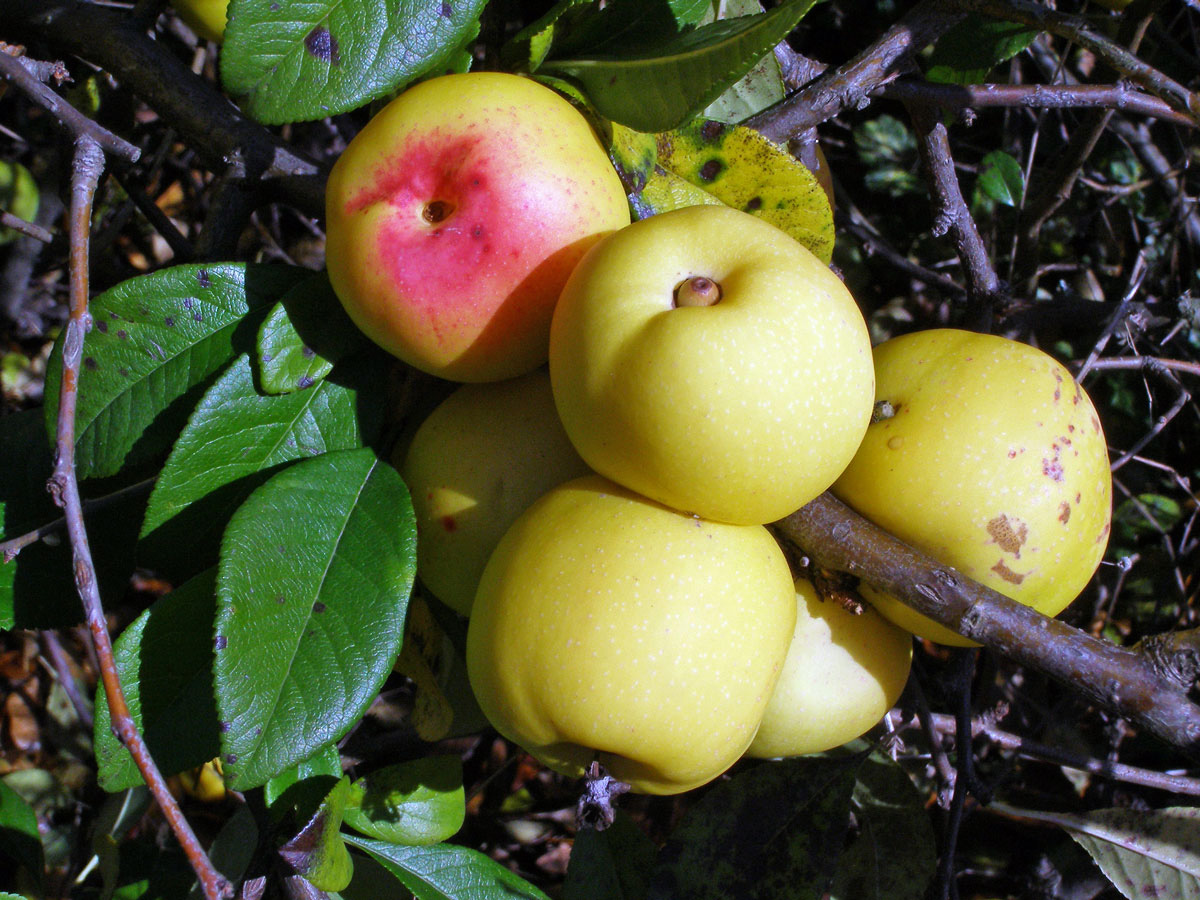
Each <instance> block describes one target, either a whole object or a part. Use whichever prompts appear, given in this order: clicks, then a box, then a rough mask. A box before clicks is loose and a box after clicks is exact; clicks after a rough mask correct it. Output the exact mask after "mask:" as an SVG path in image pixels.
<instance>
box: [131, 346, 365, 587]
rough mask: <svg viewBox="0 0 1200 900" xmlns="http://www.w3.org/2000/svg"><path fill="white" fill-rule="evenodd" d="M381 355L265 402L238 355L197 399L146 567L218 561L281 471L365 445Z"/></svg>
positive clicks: (187, 569) (177, 573)
mask: <svg viewBox="0 0 1200 900" xmlns="http://www.w3.org/2000/svg"><path fill="white" fill-rule="evenodd" d="M383 378H384V375H383V372H382V365H381V360H380V357H379V356H377V355H376V354H368V355H367V356H366V357H365V358H363V359H354V360H351V361H349V363H348V364H347V365H345V366H339V368H338V369H337V370H336V371H335V372H334V373H332V374H331V375H330V376H329V377H328V378H326V379H325V380H323V381H321V382H320V383H318V384H316V385H314V386H313V387H312V388H310V389H309V390H306V391H300V392H298V393H294V394H281V395H275V396H271V395H264V394H261V393H259V392H258V391H257V390H256V388H255V383H254V372H253V366H252V365H251V361H250V357H249V356H248V355H242V356H240V357H238V359H236V360H235V361H234V363H233V364H232V365H231V366H230V367H229V368H228V369H227V370H226V371H225V372H224V373H223V374H222V375H221V376H220V377H219V378H218V379H217V380H216V381H215V382H214V383H213V385H212V387H210V388H209V389H208V391H207V392H206V393H205V394H204V396H203V397H202V398H201V399H200V402H199V403H198V404H197V405H196V409H195V411H194V412H193V413H192V416H191V419H190V420H189V421H188V424H187V426H186V427H185V428H184V430H183V432H182V433H181V434H180V436H179V440H177V441H176V442H175V447H174V449H172V451H171V455H170V456H169V457H168V458H167V462H166V465H165V466H164V467H163V470H162V472H161V473H160V474H159V476H158V480H157V482H156V483H155V486H154V492H153V493H152V494H151V495H150V503H149V506H148V508H147V510H146V519H145V522H144V523H143V525H142V537H143V544H142V547H141V548H140V558H141V561H142V562H143V564H145V565H150V566H152V567H154V568H157V569H159V570H160V571H164V572H166V573H168V574H169V575H170V576H171V577H173V578H176V579H178V578H181V577H187V576H189V575H191V574H192V573H194V572H195V570H196V568H197V567H202V566H206V565H211V564H212V563H214V562H215V561H216V554H217V550H218V547H219V544H220V538H221V532H222V531H223V530H224V528H225V525H226V523H227V522H228V521H229V517H230V516H231V515H232V514H233V512H234V510H236V509H237V507H238V506H239V505H240V504H241V503H242V501H243V500H245V499H246V497H248V496H249V495H250V493H251V492H252V491H253V490H254V489H255V488H257V487H258V486H259V485H260V484H262V483H263V482H264V481H265V480H266V479H267V478H268V477H269V475H270V474H271V473H272V472H274V471H277V470H278V469H279V468H280V467H281V466H283V465H284V464H285V463H289V462H292V461H293V460H298V459H308V458H310V457H314V456H319V455H320V454H322V453H328V452H331V451H334V450H352V449H354V448H357V447H362V446H363V445H364V444H366V443H368V442H370V441H372V440H374V439H375V437H376V436H377V435H378V433H379V430H380V428H381V427H382V421H383V392H382V391H381V390H380V389H379V386H380V384H381V383H382V382H383Z"/></svg>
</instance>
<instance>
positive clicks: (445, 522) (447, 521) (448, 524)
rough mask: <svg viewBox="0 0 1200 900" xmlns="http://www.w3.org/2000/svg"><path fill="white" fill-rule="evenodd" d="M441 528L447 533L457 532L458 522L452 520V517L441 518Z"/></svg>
mask: <svg viewBox="0 0 1200 900" xmlns="http://www.w3.org/2000/svg"><path fill="white" fill-rule="evenodd" d="M442 527H443V528H445V529H446V530H447V531H457V530H458V521H457V520H456V519H455V518H454V516H442Z"/></svg>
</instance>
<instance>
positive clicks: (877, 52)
mask: <svg viewBox="0 0 1200 900" xmlns="http://www.w3.org/2000/svg"><path fill="white" fill-rule="evenodd" d="M964 18H966V16H965V14H964V13H961V12H955V11H954V10H953V9H950V8H949V7H948V4H947V2H946V0H921V2H920V3H918V4H917V5H916V6H914V7H913V8H912V9H911V10H909V12H908V14H907V15H905V16H904V17H903V18H902V19H900V21H898V22H897V23H896V24H895V25H893V26H892V27H891V28H889V29H888V30H887V31H886V32H885V33H884V34H883V36H882V37H880V38H879V40H877V41H876V42H875V43H874V44H872V45H871V46H870V47H868V48H867V49H866V50H864V51H863V52H862V53H860V54H858V56H856V57H854V59H852V60H850V62H848V63H846V64H845V65H844V66H841V67H839V68H837V69H835V70H833V71H828V72H825V73H824V74H823V75H821V76H820V77H819V78H817V79H816V80H815V81H813V82H812V83H810V84H809V85H808V87H806V88H804V89H802V90H800V91H797V92H796V93H794V94H792V95H791V96H789V97H788V98H786V99H785V100H783V101H782V102H780V103H777V104H775V105H774V106H772V107H771V108H770V109H766V110H763V111H762V112H761V113H759V114H758V115H756V116H752V117H751V118H749V119H747V120H746V123H745V124H747V125H749V126H750V127H751V128H754V129H757V130H758V131H760V132H762V133H763V134H764V135H766V136H767V137H768V138H770V139H771V140H773V141H780V142H783V141H787V140H789V139H791V138H793V137H795V136H797V135H799V134H801V133H802V132H804V131H806V130H807V129H809V128H814V127H816V126H817V125H820V124H821V123H822V122H824V121H827V120H828V119H832V118H833V117H834V116H836V115H837V114H838V113H840V112H841V111H842V110H843V109H845V108H847V107H851V106H858V105H861V104H863V103H866V102H867V99H868V97H869V95H870V94H871V92H872V91H874V90H876V89H877V88H879V87H880V86H881V85H883V84H886V83H887V82H889V81H891V80H892V79H894V78H896V77H897V76H898V75H899V74H900V72H901V70H902V69H903V68H904V65H905V64H906V63H907V61H908V60H909V59H910V58H911V57H912V55H913V54H915V53H918V52H919V51H921V50H922V49H924V48H925V47H927V46H928V45H929V44H931V43H932V42H933V41H935V40H936V39H937V38H939V37H940V36H941V35H943V34H945V33H946V32H947V31H949V30H950V29H951V28H953V27H954V26H955V25H957V24H958V23H959V22H961V21H962V20H963V19H964Z"/></svg>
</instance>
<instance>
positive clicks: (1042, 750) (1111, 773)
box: [888, 710, 1200, 797]
mask: <svg viewBox="0 0 1200 900" xmlns="http://www.w3.org/2000/svg"><path fill="white" fill-rule="evenodd" d="M888 718H889V720H890V721H891V722H892V724H893V726H894V727H895V728H896V729H897V730H903V729H904V728H906V727H912V723H911V722H910V721H909V720H908V718H907V717H906V716H905V715H904V714H903V713H902V712H901V711H900V710H892V711H891V712H890V713H888ZM930 724H931V726H932V728H933V731H934V733H935V734H939V735H940V734H954V733H955V727H956V720H955V717H954V716H951V715H947V714H946V713H930ZM971 733H972V735H973V736H975V737H984V738H986V739H987V740H988V741H990V742H991V743H992V744H994V745H995V746H997V747H1000V748H1002V749H1004V750H1008V751H1010V752H1012V753H1016V754H1017V755H1018V756H1022V757H1025V758H1027V759H1034V760H1038V761H1040V762H1047V763H1051V764H1053V765H1056V766H1063V767H1064V768H1068V769H1074V770H1075V771H1077V772H1087V773H1088V774H1089V775H1095V776H1096V777H1098V778H1107V779H1110V780H1112V781H1122V782H1125V783H1127V784H1140V785H1142V786H1143V787H1149V788H1155V789H1157V790H1160V791H1170V792H1171V793H1175V794H1185V795H1188V796H1192V797H1200V778H1189V777H1187V776H1185V775H1173V774H1171V773H1169V772H1156V771H1154V770H1152V769H1142V768H1138V767H1137V766H1129V765H1125V764H1124V763H1119V762H1115V761H1113V760H1109V759H1096V758H1094V757H1088V756H1084V755H1082V754H1079V753H1072V752H1071V751H1069V750H1062V749H1060V748H1058V747H1050V746H1048V745H1046V744H1040V743H1038V742H1037V741H1031V740H1029V739H1028V738H1024V737H1021V736H1020V735H1017V734H1012V733H1011V732H1008V731H1004V730H1003V729H1001V728H999V727H997V725H996V724H995V723H994V722H992V721H991V719H990V717H988V716H976V717H975V718H974V719H973V720H972V722H971Z"/></svg>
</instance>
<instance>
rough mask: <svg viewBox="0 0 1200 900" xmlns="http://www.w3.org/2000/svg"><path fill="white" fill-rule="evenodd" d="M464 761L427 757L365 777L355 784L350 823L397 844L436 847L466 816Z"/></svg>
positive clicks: (354, 826) (380, 770)
mask: <svg viewBox="0 0 1200 900" xmlns="http://www.w3.org/2000/svg"><path fill="white" fill-rule="evenodd" d="M466 814H467V808H466V800H465V797H464V794H463V779H462V761H461V760H460V759H459V758H458V757H456V756H428V757H425V758H424V759H417V760H413V761H412V762H406V763H398V764H396V765H393V766H386V767H384V768H382V769H378V770H376V771H374V772H372V773H371V774H369V775H365V776H363V777H362V778H360V779H358V780H357V781H356V782H354V784H353V790H352V792H351V795H350V798H349V802H348V805H347V807H346V816H345V820H346V824H347V825H349V826H350V827H351V828H356V829H358V830H359V831H361V832H362V833H363V834H365V835H367V836H368V837H373V838H379V839H380V840H383V841H390V842H391V843H393V844H407V845H410V846H411V845H428V844H436V843H439V842H440V841H444V840H446V839H447V838H448V837H450V836H452V835H453V834H454V833H455V832H457V831H458V830H459V829H460V828H462V824H463V820H464V819H465V818H466Z"/></svg>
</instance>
